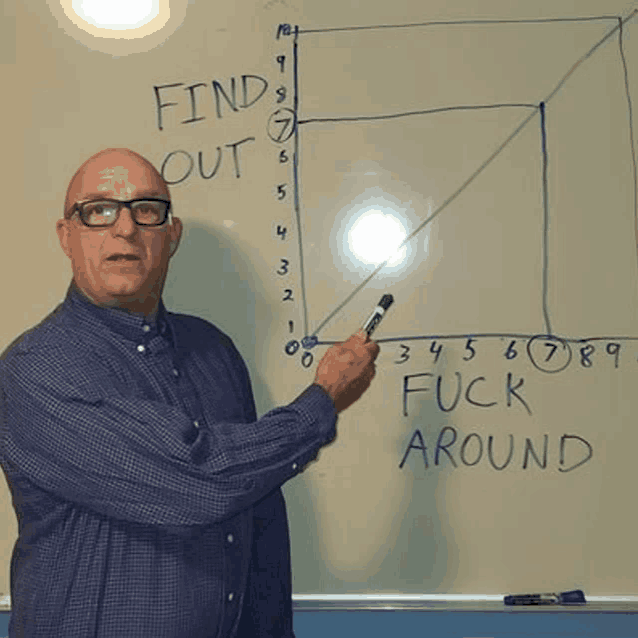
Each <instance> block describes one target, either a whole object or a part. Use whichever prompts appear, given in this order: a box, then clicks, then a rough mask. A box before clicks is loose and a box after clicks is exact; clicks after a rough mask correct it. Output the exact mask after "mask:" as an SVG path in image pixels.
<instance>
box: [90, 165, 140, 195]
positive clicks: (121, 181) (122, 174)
mask: <svg viewBox="0 0 638 638" xmlns="http://www.w3.org/2000/svg"><path fill="white" fill-rule="evenodd" d="M100 176H101V177H100V179H101V180H103V181H102V183H101V184H99V185H98V187H97V188H98V190H100V191H113V192H114V193H116V194H117V195H131V193H133V191H134V190H135V186H134V185H133V184H131V182H129V181H128V169H127V168H124V167H123V166H114V167H113V168H105V169H104V170H102V171H100Z"/></svg>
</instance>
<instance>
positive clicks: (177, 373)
mask: <svg viewBox="0 0 638 638" xmlns="http://www.w3.org/2000/svg"><path fill="white" fill-rule="evenodd" d="M173 376H175V377H179V370H178V369H177V368H173Z"/></svg>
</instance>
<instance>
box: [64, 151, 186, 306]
mask: <svg viewBox="0 0 638 638" xmlns="http://www.w3.org/2000/svg"><path fill="white" fill-rule="evenodd" d="M145 198H150V199H152V200H161V201H159V202H155V203H154V204H153V206H155V207H156V208H157V210H158V211H160V212H162V211H163V210H164V209H165V208H166V205H165V204H163V203H162V202H170V194H169V192H168V187H167V185H166V182H165V181H164V180H163V179H162V177H161V175H160V174H159V173H158V172H157V170H156V169H155V168H154V167H153V165H152V164H150V163H149V162H148V161H147V160H146V159H144V158H143V157H142V156H141V155H138V154H137V153H134V152H133V151H130V150H128V149H122V148H118V149H107V150H105V151H101V152H99V153H97V154H96V155H94V156H93V157H91V158H89V159H88V160H87V161H86V162H85V163H84V164H82V166H81V167H80V168H79V169H78V171H77V173H76V174H75V175H74V176H73V178H72V179H71V182H70V184H69V188H68V190H67V194H66V200H65V203H64V218H63V219H60V220H58V222H57V224H56V230H57V233H58V238H59V240H60V245H61V246H62V250H63V251H64V252H65V254H66V256H67V257H69V259H70V260H71V265H72V269H73V279H74V281H75V283H76V284H77V286H78V287H79V288H80V290H81V291H82V292H83V293H84V294H85V295H87V296H88V297H89V298H91V299H92V300H93V301H94V302H96V303H98V304H100V305H109V306H117V307H121V308H126V309H128V310H131V311H133V312H142V313H144V314H150V313H151V312H153V311H154V310H155V309H156V307H157V304H158V302H159V299H160V297H161V294H162V290H163V288H164V281H165V279H166V273H167V271H168V263H169V260H170V258H171V257H172V256H173V254H174V253H175V251H176V250H177V246H178V244H179V239H180V237H181V234H182V224H181V221H180V220H179V219H177V218H173V219H172V220H171V219H170V214H169V215H168V218H167V219H166V221H165V222H164V223H163V224H161V225H153V226H149V225H142V224H144V223H145V222H146V223H148V222H149V221H151V222H152V221H153V220H152V219H150V218H147V217H146V216H147V215H148V213H147V212H146V210H147V209H146V208H145V205H144V204H135V203H133V204H127V205H120V202H130V201H131V200H140V199H142V200H143V199H145ZM109 200H110V201H112V202H115V203H114V204H110V205H108V206H106V207H98V208H96V207H93V205H92V204H88V205H86V206H84V207H83V204H86V203H87V202H97V201H100V202H102V201H109ZM135 208H137V210H134V209H135ZM95 210H98V211H103V212H106V213H110V216H107V215H100V216H96V215H95V213H91V211H95ZM136 219H137V222H136ZM96 220H97V222H98V223H100V224H111V225H107V226H87V225H86V224H87V223H89V224H94V223H96ZM113 220H114V223H112V222H113ZM140 222H141V223H140Z"/></svg>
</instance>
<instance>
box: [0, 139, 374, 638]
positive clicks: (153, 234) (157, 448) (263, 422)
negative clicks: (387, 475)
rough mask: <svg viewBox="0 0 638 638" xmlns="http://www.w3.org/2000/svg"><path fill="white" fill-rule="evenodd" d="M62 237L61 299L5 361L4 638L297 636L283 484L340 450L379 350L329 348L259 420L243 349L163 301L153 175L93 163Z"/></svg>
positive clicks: (167, 219) (109, 156)
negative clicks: (343, 422)
mask: <svg viewBox="0 0 638 638" xmlns="http://www.w3.org/2000/svg"><path fill="white" fill-rule="evenodd" d="M56 230H57V234H58V237H59V240H60V245H61V247H62V250H63V251H64V252H65V254H66V255H67V256H68V257H69V259H70V260H71V265H72V270H73V281H72V282H71V285H70V287H69V290H68V293H67V296H66V298H65V300H64V301H63V303H62V304H60V306H58V308H56V310H55V311H54V312H53V313H52V314H51V315H49V316H48V317H46V318H45V319H44V320H43V321H42V322H41V323H40V324H39V325H38V326H36V327H35V328H33V329H31V330H30V331H28V332H27V333H25V334H23V335H22V336H21V337H19V338H18V339H17V340H16V341H15V342H14V343H13V344H11V346H10V347H9V348H8V349H7V350H6V351H5V352H4V354H3V355H2V358H1V359H0V390H1V393H0V426H1V430H0V432H1V439H0V462H1V464H2V468H3V470H4V472H5V474H6V477H7V480H8V484H9V487H10V489H11V492H12V495H13V504H14V508H15V511H16V515H17V518H18V531H19V536H18V540H17V542H16V545H15V549H14V552H13V556H12V560H11V603H12V614H11V621H10V627H9V635H10V636H11V637H12V638H13V637H18V636H19V637H25V638H53V637H55V638H61V637H64V638H75V637H77V638H107V637H108V638H124V637H128V636H131V637H132V638H146V637H148V638H151V637H153V638H160V637H166V638H177V637H184V638H200V637H201V638H204V637H206V638H213V637H230V636H239V637H241V638H244V637H246V638H251V637H262V636H263V637H265V636H268V637H273V636H277V637H284V638H289V637H292V636H294V634H293V630H292V603H291V575H290V548H289V540H288V524H287V519H286V511H285V506H284V502H283V497H282V494H281V490H280V487H281V485H282V484H283V483H285V482H286V481H287V480H289V479H290V478H292V477H294V476H296V475H297V474H298V473H299V472H301V471H302V470H303V468H304V466H305V465H306V464H307V463H308V462H310V461H311V460H313V459H314V458H315V457H316V456H317V453H318V451H319V449H320V448H321V447H322V446H323V445H325V444H326V443H328V442H330V441H331V440H332V439H333V438H334V436H335V434H336V429H335V426H336V421H337V414H338V413H339V412H341V411H342V410H344V409H345V408H347V407H348V406H349V405H350V404H351V403H353V402H354V401H356V400H357V399H358V398H359V397H360V396H361V394H362V393H363V392H364V391H365V390H366V389H367V387H368V386H369V385H370V382H371V380H372V377H373V376H374V360H375V358H376V356H377V354H378V351H379V348H378V346H377V345H376V344H374V343H372V342H369V341H366V339H365V338H364V336H363V335H361V334H357V335H353V336H352V337H351V338H350V339H348V340H347V341H346V342H344V343H343V344H339V345H337V346H333V347H332V348H330V349H329V350H328V351H327V353H326V355H325V356H324V357H323V359H322V360H321V361H320V362H319V365H318V367H317V372H316V377H315V380H314V383H313V384H312V385H311V386H310V387H308V388H307V389H306V390H305V391H304V392H303V393H302V394H301V396H299V397H297V398H296V399H295V400H294V401H293V402H292V403H290V404H289V405H287V406H284V407H280V408H277V409H275V410H272V411H271V412H269V413H268V414H265V415H264V416H262V417H261V418H259V419H257V417H256V414H255V407H254V401H253V396H252V390H251V387H250V380H249V378H248V373H247V370H246V367H245V365H244V363H243V361H242V359H241V356H240V355H239V353H238V352H237V350H236V349H235V347H234V346H233V343H232V341H231V340H230V339H229V338H228V337H227V336H226V335H225V334H223V333H222V332H221V331H220V330H218V329H217V328H215V327H214V326H213V325H211V324H210V323H208V322H206V321H203V320H202V319H198V318H196V317H192V316H188V315H179V314H175V313H171V312H169V311H167V310H166V308H165V307H164V305H163V303H162V290H163V287H164V282H165V280H166V273H167V271H168V267H169V262H170V259H171V257H172V256H173V255H174V254H175V251H176V250H177V248H178V245H179V240H180V236H181V233H182V224H181V222H180V220H179V219H177V218H176V217H172V215H171V205H170V193H169V190H168V187H167V185H166V184H165V182H164V181H163V180H162V178H161V176H160V175H159V174H158V172H157V170H156V169H155V168H154V167H153V166H152V165H151V164H150V163H149V162H147V161H146V160H145V159H144V158H143V157H141V156H139V155H137V154H136V153H133V152H132V151H129V150H127V149H108V150H106V151H102V152H100V153H98V154H97V155H95V156H93V157H92V158H90V159H89V160H88V161H86V162H85V163H84V164H83V165H82V166H81V167H80V169H79V170H78V172H77V173H76V174H75V175H74V177H73V179H72V180H71V183H70V184H69V188H68V191H67V195H66V200H65V204H64V215H63V218H62V219H60V220H59V221H58V222H57V225H56ZM189 285H197V282H189Z"/></svg>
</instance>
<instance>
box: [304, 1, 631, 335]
mask: <svg viewBox="0 0 638 638" xmlns="http://www.w3.org/2000/svg"><path fill="white" fill-rule="evenodd" d="M636 14H638V9H635V10H634V11H632V12H631V13H630V14H629V15H628V16H627V17H626V18H624V19H622V20H619V22H618V24H617V25H616V26H615V27H614V28H613V29H611V30H610V31H609V32H607V33H606V34H605V35H604V36H603V37H602V38H601V39H600V40H599V41H598V42H596V44H594V46H593V47H591V49H589V51H587V53H585V54H584V55H583V56H581V57H580V58H579V59H578V60H577V61H576V62H575V63H574V64H573V65H572V67H571V68H570V69H569V71H568V72H567V73H566V74H565V75H564V76H563V77H562V78H561V79H560V81H559V82H558V83H557V84H556V86H555V87H554V89H553V90H552V91H551V92H550V93H549V95H548V96H547V98H545V100H544V103H545V104H547V102H549V101H550V100H551V99H552V98H553V97H554V96H555V95H556V94H557V93H558V92H559V91H560V89H561V88H562V87H563V85H564V84H565V83H566V82H567V80H568V79H569V78H570V77H571V76H572V74H573V73H574V72H575V71H576V69H578V68H579V67H580V66H581V65H582V63H583V62H585V60H587V59H588V58H589V57H591V55H592V54H593V53H594V52H595V51H596V50H598V49H599V48H600V47H601V46H602V45H603V44H604V43H605V42H606V41H607V40H608V39H609V38H610V37H612V36H613V35H614V34H615V33H616V32H617V31H619V30H620V29H621V27H622V25H623V24H624V23H626V22H628V21H629V20H631V19H632V18H634V17H635V16H636ZM537 109H538V107H535V110H534V111H533V112H532V113H531V114H530V115H528V116H527V117H526V118H525V119H524V120H523V121H522V122H521V123H520V124H519V125H518V127H517V128H516V129H515V130H514V132H513V133H512V134H511V135H509V137H508V138H507V139H506V140H505V141H504V142H503V143H502V144H501V145H500V146H499V147H498V148H497V149H496V150H495V151H494V152H493V153H492V154H491V155H490V156H489V157H488V158H487V159H486V160H485V161H484V162H483V163H482V164H481V165H480V166H479V167H478V168H477V169H476V170H475V171H474V173H472V175H471V176H470V177H469V178H468V179H466V180H465V182H463V184H462V185H461V186H460V187H459V188H458V189H457V190H456V191H455V192H454V193H453V194H452V195H450V197H448V198H447V199H446V200H445V201H444V202H443V203H442V204H441V206H439V208H438V209H437V210H436V211H434V213H432V214H431V215H430V216H429V217H427V218H426V219H425V220H424V221H423V222H422V223H421V224H420V225H419V226H418V227H417V228H416V229H415V230H414V231H412V232H411V233H410V234H409V235H408V236H407V237H406V238H405V239H404V240H403V241H402V242H401V244H400V245H399V246H398V247H397V250H400V249H401V248H402V247H403V246H404V245H406V244H407V243H408V242H409V241H411V240H412V239H413V238H414V237H415V236H416V235H417V234H418V233H419V232H421V231H422V230H423V229H424V228H425V227H426V226H427V225H428V224H429V223H430V222H431V221H433V220H434V219H435V218H436V217H438V215H440V214H441V213H442V212H443V211H444V210H445V209H446V208H447V207H448V206H449V205H450V204H451V203H452V202H453V201H454V200H455V199H456V198H457V197H458V196H459V195H460V194H461V193H462V192H463V191H464V190H465V189H466V188H467V187H468V186H470V184H471V183H472V182H473V181H474V180H475V179H476V178H477V177H478V176H479V175H480V174H481V173H482V172H483V171H484V170H485V169H486V168H487V167H488V166H489V165H490V164H491V163H492V161H493V160H494V159H496V157H497V156H498V155H500V153H501V152H502V151H503V150H504V149H505V148H506V147H507V146H508V145H509V144H510V142H512V140H514V138H516V136H517V135H518V134H519V133H520V132H521V131H522V130H523V129H524V128H525V126H527V124H528V123H529V122H530V121H531V120H532V119H533V118H534V116H535V115H536V111H537ZM388 261H389V259H387V260H386V261H384V262H382V263H381V264H379V266H377V268H375V270H374V271H373V272H372V273H371V274H370V275H369V276H368V277H367V278H366V279H365V280H364V281H363V282H361V283H360V284H359V285H358V286H357V287H356V288H355V289H354V290H353V291H352V292H351V293H350V294H349V295H348V296H347V297H346V299H345V300H344V301H342V302H341V303H340V304H339V305H338V306H337V307H336V308H335V309H334V310H333V311H332V312H331V313H330V314H329V315H328V316H327V317H326V318H325V319H324V320H323V321H322V322H321V323H320V324H319V326H318V327H317V328H316V329H315V330H314V332H313V334H312V336H317V334H318V333H319V332H320V331H321V330H322V329H323V328H324V326H325V325H326V324H327V323H328V322H329V321H330V320H331V319H332V318H333V317H334V316H335V315H336V314H337V313H339V312H340V311H341V310H342V309H343V308H344V307H345V306H346V305H347V304H348V303H350V301H352V299H353V298H354V297H355V296H356V295H357V294H358V293H359V292H360V291H361V290H363V288H365V287H366V286H367V285H368V284H369V283H370V281H372V279H374V277H376V276H377V275H378V274H379V272H380V271H381V270H382V269H383V268H385V266H386V265H387V263H388Z"/></svg>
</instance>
